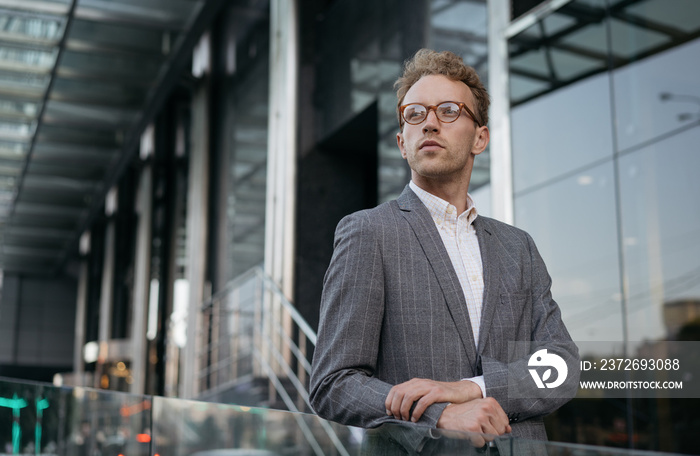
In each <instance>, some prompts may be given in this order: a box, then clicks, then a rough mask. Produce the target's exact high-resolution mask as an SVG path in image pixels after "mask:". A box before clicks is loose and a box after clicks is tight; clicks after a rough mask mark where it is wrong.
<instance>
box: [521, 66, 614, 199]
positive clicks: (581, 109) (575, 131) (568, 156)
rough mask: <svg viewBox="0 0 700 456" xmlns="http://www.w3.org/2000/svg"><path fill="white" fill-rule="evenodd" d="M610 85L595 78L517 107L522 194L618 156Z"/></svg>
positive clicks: (599, 77) (603, 77)
mask: <svg viewBox="0 0 700 456" xmlns="http://www.w3.org/2000/svg"><path fill="white" fill-rule="evenodd" d="M609 86H610V84H609V81H608V78H607V77H605V76H602V75H600V76H595V77H593V78H589V79H587V80H585V81H583V82H580V83H578V84H574V85H571V86H568V87H565V88H564V89H561V90H559V91H557V92H555V93H552V94H548V95H546V96H542V97H539V98H537V99H536V100H533V101H531V102H529V103H524V104H521V105H518V106H517V107H515V108H513V109H512V110H511V124H512V138H513V184H514V188H515V192H516V194H517V193H518V192H521V191H523V190H526V189H528V188H531V187H533V186H536V185H541V184H543V183H545V182H548V181H551V180H552V179H556V178H559V177H561V176H562V175H565V174H567V173H571V172H573V171H575V170H577V169H580V168H582V167H584V166H589V165H591V164H593V163H596V162H597V161H599V160H601V159H605V158H609V157H611V156H612V151H613V139H612V121H611V118H610V87H609ZM562 113H566V115H562Z"/></svg>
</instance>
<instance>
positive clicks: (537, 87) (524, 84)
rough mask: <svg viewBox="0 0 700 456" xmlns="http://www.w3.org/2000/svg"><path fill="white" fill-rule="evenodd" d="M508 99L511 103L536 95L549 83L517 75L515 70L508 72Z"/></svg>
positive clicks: (545, 88) (546, 87) (547, 86)
mask: <svg viewBox="0 0 700 456" xmlns="http://www.w3.org/2000/svg"><path fill="white" fill-rule="evenodd" d="M509 82H510V99H511V102H512V103H518V102H520V101H523V100H525V99H527V98H530V97H532V96H535V95H537V94H538V93H541V92H543V91H545V90H547V89H548V88H549V83H548V82H545V81H542V80H539V79H533V78H528V77H523V76H519V75H518V74H517V73H516V72H515V70H512V72H511V74H510V81H509Z"/></svg>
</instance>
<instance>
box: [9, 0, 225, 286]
mask: <svg viewBox="0 0 700 456" xmlns="http://www.w3.org/2000/svg"><path fill="white" fill-rule="evenodd" d="M223 3H224V1H222V0H0V269H2V270H4V271H12V272H18V273H28V274H45V275H46V274H52V273H54V272H56V271H57V270H58V269H59V268H60V267H61V266H62V265H63V264H64V262H65V260H66V259H67V258H69V257H70V256H71V255H74V254H75V253H77V244H78V239H79V238H80V236H81V234H82V232H83V230H85V229H86V228H87V227H88V225H89V223H90V221H91V220H92V219H93V218H94V217H95V215H96V214H98V213H99V211H100V210H101V208H102V206H103V204H104V199H105V195H106V193H107V191H108V190H109V188H110V187H111V186H112V185H114V183H115V182H116V181H117V179H118V177H119V175H120V173H121V172H122V171H123V170H124V169H125V167H126V165H127V164H128V162H129V161H130V160H131V159H132V158H133V154H134V153H135V152H136V150H137V148H138V142H139V138H140V136H141V134H142V132H143V130H144V128H145V127H146V125H147V124H148V122H149V121H150V120H151V118H152V116H153V113H154V112H156V111H157V109H159V107H160V105H162V102H163V100H164V99H165V97H166V96H167V93H168V92H169V90H170V89H172V87H173V86H174V85H175V83H176V82H177V78H178V76H179V75H180V74H181V72H182V70H183V69H184V68H185V65H186V64H187V63H188V62H189V58H190V56H191V52H192V48H193V46H194V44H195V43H196V42H197V40H198V39H199V36H201V33H202V31H203V29H204V27H205V26H206V25H207V24H208V23H209V21H211V19H212V17H213V15H214V14H215V12H216V10H217V9H218V8H220V7H221V6H222V5H223Z"/></svg>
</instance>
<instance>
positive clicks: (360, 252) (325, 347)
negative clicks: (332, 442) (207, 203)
mask: <svg viewBox="0 0 700 456" xmlns="http://www.w3.org/2000/svg"><path fill="white" fill-rule="evenodd" d="M377 231H378V230H377V229H376V227H374V226H373V225H372V223H371V221H370V220H369V217H368V215H367V214H366V213H365V212H359V213H355V214H352V215H350V216H348V217H346V218H344V219H343V220H341V221H340V223H339V224H338V228H337V229H336V236H335V243H334V251H333V257H332V259H331V263H330V265H329V267H328V271H327V272H326V275H325V278H324V286H323V294H322V297H321V314H320V320H319V321H320V323H319V330H318V339H317V344H316V349H315V352H314V359H313V366H312V372H311V385H310V390H311V391H310V396H309V398H310V402H311V405H312V407H313V409H314V411H315V412H316V413H317V414H318V415H319V416H320V417H322V418H325V419H328V420H332V421H336V422H339V423H342V424H346V425H351V426H360V427H366V428H369V427H377V426H379V425H381V424H384V423H402V424H406V423H405V422H402V421H399V420H396V419H394V418H393V417H390V416H387V414H386V407H385V406H384V401H385V399H386V396H387V394H388V393H389V390H390V389H391V387H392V385H390V384H388V383H387V382H384V381H382V380H381V379H379V378H377V376H376V373H377V372H376V371H377V359H378V353H379V346H380V343H382V342H383V341H382V337H381V333H382V324H383V319H384V298H385V296H384V293H385V290H384V270H383V263H382V252H381V245H380V242H379V238H380V237H381V235H378V234H377ZM446 405H447V404H434V405H433V406H431V407H429V408H428V410H427V411H426V413H425V414H424V415H423V417H421V419H420V420H419V422H418V423H417V424H418V425H423V426H429V427H435V426H436V424H437V420H438V418H439V417H440V414H441V413H442V410H443V409H444V408H445V406H446ZM415 435H416V439H418V434H415ZM413 443H415V444H416V445H419V443H420V442H418V441H416V442H413Z"/></svg>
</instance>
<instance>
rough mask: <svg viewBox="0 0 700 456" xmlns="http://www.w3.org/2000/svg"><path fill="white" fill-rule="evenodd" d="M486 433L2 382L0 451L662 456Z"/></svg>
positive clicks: (110, 455) (168, 455) (115, 455)
mask: <svg viewBox="0 0 700 456" xmlns="http://www.w3.org/2000/svg"><path fill="white" fill-rule="evenodd" d="M484 437H485V436H481V435H477V434H468V433H460V432H447V431H438V430H434V429H428V428H421V427H416V426H411V425H406V426H400V425H384V426H382V427H380V428H377V429H372V430H365V429H359V428H353V427H348V426H341V425H339V424H336V423H331V422H328V421H325V420H322V419H320V418H319V417H317V416H315V415H311V414H304V413H292V412H287V411H282V410H272V409H264V408H255V407H244V406H239V405H232V404H218V403H212V402H201V401H189V400H183V399H177V398H164V397H157V396H138V395H131V394H125V393H119V392H113V391H104V390H97V389H91V388H77V387H76V388H68V387H56V386H53V385H49V384H41V383H30V382H24V381H17V380H10V379H0V455H4V454H25V455H29V454H34V455H78V456H82V455H85V456H88V455H89V456H119V455H123V456H132V455H133V456H146V455H148V456H156V455H158V456H185V455H187V456H194V455H196V456H273V455H343V456H346V455H347V456H349V455H365V454H366V455H402V454H429V455H457V454H459V455H471V454H474V455H477V454H479V455H482V454H486V455H489V454H500V455H529V454H531V455H543V454H546V455H549V456H558V455H562V456H563V455H574V454H575V455H583V456H603V455H606V456H612V455H632V454H634V455H638V456H644V455H652V454H657V455H660V454H661V453H651V452H646V451H632V450H624V449H616V448H608V447H593V446H583V445H572V444H565V443H556V442H535V441H529V440H523V439H516V438H508V437H499V438H498V439H496V440H495V441H494V443H493V446H492V447H485V448H484V447H480V448H477V447H475V446H474V444H475V442H477V441H479V440H480V439H482V438H484ZM496 448H497V449H498V452H496ZM664 454H668V453H664Z"/></svg>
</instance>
